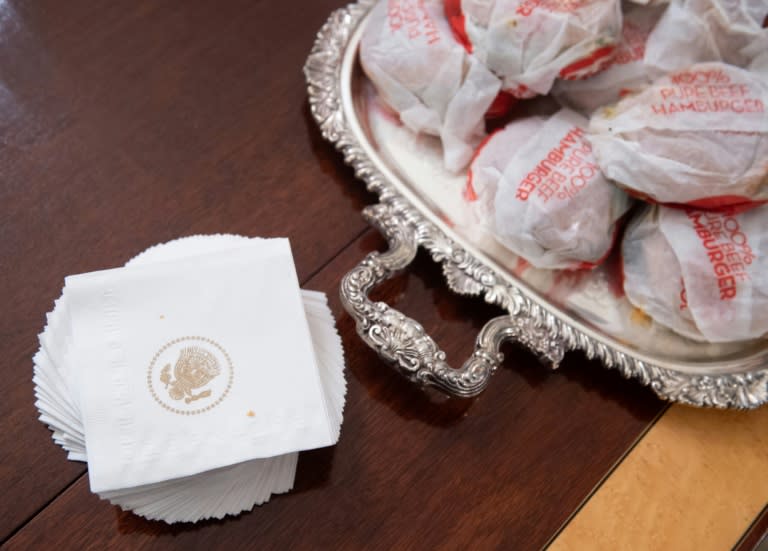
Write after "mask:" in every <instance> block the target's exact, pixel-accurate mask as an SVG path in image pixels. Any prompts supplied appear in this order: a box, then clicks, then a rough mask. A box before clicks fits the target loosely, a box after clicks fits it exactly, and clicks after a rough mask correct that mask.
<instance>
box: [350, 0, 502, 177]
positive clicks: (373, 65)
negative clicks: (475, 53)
mask: <svg viewBox="0 0 768 551" xmlns="http://www.w3.org/2000/svg"><path fill="white" fill-rule="evenodd" d="M360 61H361V64H362V66H363V69H364V70H365V73H366V74H367V75H368V77H369V78H370V79H371V81H372V82H373V84H374V85H375V86H376V89H377V91H378V92H379V94H380V97H381V98H382V100H383V101H384V102H385V103H386V104H387V105H389V107H391V108H392V109H394V110H395V111H396V112H397V113H398V114H399V116H400V120H401V121H402V122H403V124H405V125H406V126H407V127H408V128H410V129H411V130H413V131H414V132H417V133H418V132H423V133H425V134H431V135H435V136H439V137H440V138H441V141H442V144H443V153H444V155H443V158H444V163H445V167H446V168H447V169H448V170H451V171H458V170H461V169H462V168H463V167H464V166H466V164H467V163H468V162H469V160H470V158H471V157H472V152H473V151H474V148H475V147H476V146H477V144H478V143H479V142H480V141H481V140H482V138H483V136H484V135H485V127H484V114H485V112H486V111H487V110H488V108H489V107H490V106H491V104H492V103H493V101H494V98H495V97H496V95H497V94H498V92H499V89H500V86H501V83H500V81H499V79H498V78H497V77H496V76H494V75H493V74H492V73H491V72H490V71H489V70H488V69H486V68H485V67H484V66H483V65H482V63H479V62H478V61H477V60H476V59H474V58H473V57H472V56H470V55H468V54H467V53H466V51H465V50H464V48H463V47H462V46H461V45H460V44H459V43H457V42H456V40H455V39H454V38H453V36H452V33H451V30H450V27H449V26H448V23H447V21H446V19H445V15H444V12H443V4H442V1H441V0H389V1H387V0H381V1H380V2H379V3H378V4H377V5H376V6H375V7H374V8H373V10H372V11H371V15H370V17H369V19H368V23H367V25H366V27H365V31H364V33H363V37H362V40H361V44H360Z"/></svg>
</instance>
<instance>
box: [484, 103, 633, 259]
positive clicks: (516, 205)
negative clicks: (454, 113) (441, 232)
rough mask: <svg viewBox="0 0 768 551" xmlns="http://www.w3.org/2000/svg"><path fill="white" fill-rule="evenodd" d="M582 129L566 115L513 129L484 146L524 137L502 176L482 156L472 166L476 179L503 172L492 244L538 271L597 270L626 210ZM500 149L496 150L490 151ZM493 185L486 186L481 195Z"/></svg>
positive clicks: (577, 120)
mask: <svg viewBox="0 0 768 551" xmlns="http://www.w3.org/2000/svg"><path fill="white" fill-rule="evenodd" d="M586 124H587V119H586V118H584V117H582V116H581V115H579V114H577V113H576V112H574V111H570V110H567V109H563V110H561V111H559V112H558V113H557V114H555V115H553V116H552V117H550V118H549V119H548V120H547V121H546V122H544V123H543V124H539V125H538V128H537V129H535V130H534V131H533V132H532V131H531V129H530V127H526V126H525V125H521V124H515V125H514V126H513V127H512V129H509V130H508V131H507V132H499V133H497V134H494V135H493V136H492V137H491V138H490V140H489V144H490V143H491V142H494V141H495V140H497V139H498V140H510V141H517V142H518V143H519V141H521V140H520V138H521V136H525V137H526V138H527V139H526V140H525V143H524V144H523V145H521V146H517V147H515V148H514V149H511V148H509V149H508V153H509V154H508V157H507V158H506V164H505V165H504V166H503V168H502V169H501V170H499V167H498V160H497V159H493V158H492V159H490V162H489V163H485V162H484V158H483V157H484V156H478V159H477V160H476V162H475V163H473V165H472V174H473V177H475V178H477V176H475V175H479V174H481V173H483V174H494V173H495V174H498V173H499V172H501V174H500V178H499V180H498V183H497V184H496V185H497V192H496V197H495V200H494V206H493V208H494V219H495V236H496V239H497V240H498V241H499V242H501V243H502V244H503V245H505V246H506V247H507V248H509V249H510V250H512V251H513V252H514V253H516V254H518V255H520V256H522V257H523V258H525V259H526V260H528V261H529V262H530V263H531V264H533V265H534V266H536V267H537V268H566V269H583V268H591V267H593V266H595V265H597V264H599V263H600V262H601V261H602V260H603V259H604V258H605V257H606V256H607V254H608V252H609V251H610V249H611V246H612V244H613V241H614V238H615V234H616V228H617V221H618V220H619V218H621V216H622V215H623V214H624V213H625V212H626V211H627V209H628V208H629V204H630V200H629V197H628V196H627V195H626V194H625V193H624V192H622V191H621V190H619V189H618V188H616V187H615V186H613V185H611V184H610V183H608V182H607V181H606V179H605V178H604V177H603V175H602V174H601V173H600V170H599V168H598V166H597V163H596V162H595V159H594V157H593V155H592V149H591V147H590V144H589V142H588V141H587V140H586V138H585V134H586V131H585V130H584V128H585V126H586ZM532 125H536V123H535V122H534V123H532ZM499 146H500V145H497V144H493V149H496V147H499ZM486 148H487V149H489V150H490V148H491V146H490V145H488V146H486ZM494 164H497V166H494ZM477 181H479V178H478V180H477ZM474 183H475V182H474V180H473V185H474ZM491 185H492V183H490V182H488V183H485V184H483V189H487V188H488V187H490V186H491Z"/></svg>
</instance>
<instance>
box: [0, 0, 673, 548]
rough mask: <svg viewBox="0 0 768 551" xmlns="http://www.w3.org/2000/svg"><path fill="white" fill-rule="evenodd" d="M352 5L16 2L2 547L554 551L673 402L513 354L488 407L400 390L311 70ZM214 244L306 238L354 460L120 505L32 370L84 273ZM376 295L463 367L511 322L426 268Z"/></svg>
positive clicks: (9, 21)
mask: <svg viewBox="0 0 768 551" xmlns="http://www.w3.org/2000/svg"><path fill="white" fill-rule="evenodd" d="M340 6H341V3H340V2H339V1H338V0H315V1H313V2H302V3H295V2H265V1H253V0H248V1H246V0H230V1H228V2H208V1H206V0H187V1H183V2H182V1H178V0H174V1H171V0H167V1H164V0H159V1H152V2H150V1H148V0H138V1H137V0H134V1H131V2H128V1H117V2H86V1H84V0H71V1H69V2H55V1H53V0H40V1H39V2H35V3H31V2H23V1H21V0H0V138H2V142H1V144H0V199H2V200H1V201H0V212H2V215H1V216H0V239H1V241H0V243H2V247H1V248H0V296H2V298H3V306H4V308H3V313H4V315H3V316H2V318H0V377H2V380H3V385H2V388H3V391H4V392H3V393H4V396H3V399H2V400H0V415H1V416H2V419H3V425H2V428H3V430H2V431H0V458H1V459H2V460H1V461H0V489H2V499H1V500H0V542H4V545H5V546H7V547H8V548H9V549H35V548H43V547H45V548H50V547H54V548H58V549H86V548H93V549H103V548H136V547H150V548H163V549H165V548H179V549H181V548H211V547H215V548H227V549H229V548H232V549H238V548H242V549H248V548H254V549H255V548H260V549H285V548H287V547H290V548H301V549H359V548H363V547H366V548H373V549H391V548H419V549H430V548H445V549H466V548H469V547H473V548H500V549H515V550H526V549H539V548H541V547H542V546H544V545H545V544H546V543H547V542H548V541H549V540H550V538H552V537H553V535H554V534H556V533H557V531H558V530H559V529H560V528H561V526H562V525H563V524H564V523H565V522H566V521H567V520H568V519H569V518H570V517H571V516H572V515H573V513H574V512H575V511H577V510H578V509H579V507H580V506H581V504H582V502H583V501H584V499H585V498H587V497H588V496H590V495H591V493H592V492H593V490H594V488H595V487H596V486H597V485H599V484H600V482H601V481H602V480H603V478H604V477H605V476H606V474H607V473H610V472H611V471H612V468H613V467H614V466H615V464H616V463H617V462H618V461H620V460H621V459H622V457H624V455H625V454H626V452H627V450H629V449H630V448H631V447H632V445H633V444H634V443H635V441H636V440H637V438H638V437H639V436H640V435H642V434H644V431H645V430H646V429H647V427H648V426H649V425H650V424H651V422H652V421H653V420H654V419H655V418H656V416H657V414H659V412H661V411H662V410H663V409H664V407H665V406H664V404H663V403H662V402H660V401H659V400H658V399H656V398H655V396H654V395H653V393H652V392H650V391H649V390H647V389H645V388H643V387H641V386H640V385H638V384H636V383H633V382H630V381H625V380H623V379H622V378H621V377H620V376H619V375H618V374H616V373H615V372H611V371H607V370H605V369H603V368H601V367H600V366H599V365H598V364H597V363H595V362H591V361H588V360H586V359H585V358H584V357H583V356H581V355H579V354H571V355H569V356H567V357H566V359H565V361H564V362H563V365H562V367H561V368H560V370H559V371H556V372H551V371H548V370H547V369H545V368H543V367H542V366H541V365H539V364H538V363H537V361H536V360H535V359H534V358H533V356H531V355H530V354H529V353H527V352H526V351H524V350H522V349H519V348H516V347H513V346H508V347H507V348H506V349H505V353H506V356H507V360H506V361H505V364H504V367H503V368H502V369H501V370H500V372H499V373H497V374H496V375H495V376H494V381H493V382H492V384H491V387H490V388H489V389H488V391H487V392H485V393H484V394H483V395H482V396H481V397H479V398H477V399H474V400H447V399H445V398H444V397H442V396H440V395H438V394H431V393H423V392H421V391H418V390H416V389H415V388H413V387H412V386H411V385H410V384H409V383H407V382H405V381H404V380H402V379H401V378H400V377H399V376H397V375H396V374H395V373H394V372H393V371H392V370H391V369H390V368H388V367H387V366H385V365H384V364H382V362H381V361H380V360H379V359H378V358H377V357H376V356H375V355H374V354H373V353H372V352H371V351H370V350H368V349H367V348H366V347H365V346H364V345H363V344H362V343H361V341H360V340H359V339H358V338H357V337H356V335H355V330H354V326H353V323H352V321H351V320H350V318H349V317H348V316H347V315H346V314H345V313H344V312H343V311H342V309H341V307H340V305H339V301H338V298H337V294H338V285H339V280H340V278H341V277H342V275H343V274H344V273H345V272H346V271H347V270H349V269H350V268H351V267H352V266H354V264H355V263H357V262H358V261H359V260H360V259H361V258H362V257H363V256H364V255H365V254H366V253H367V252H368V251H370V250H373V249H376V248H383V247H384V246H385V245H384V242H383V241H382V239H381V238H380V237H379V236H378V235H377V234H376V233H375V232H374V231H373V230H368V229H366V226H365V225H364V223H363V221H362V218H361V217H360V215H359V211H360V209H361V208H362V207H363V206H364V205H365V204H367V203H371V202H373V201H374V198H373V197H372V196H370V195H368V194H366V193H365V192H364V191H363V189H362V185H361V184H360V183H359V182H358V181H357V180H355V178H354V176H353V174H352V172H351V171H350V170H349V169H348V168H346V167H345V166H343V164H342V162H341V159H340V156H339V155H338V154H337V153H336V152H335V151H334V150H333V149H332V147H330V146H329V145H328V144H326V143H325V142H323V141H322V139H321V137H320V136H319V133H318V131H317V130H316V128H315V126H314V123H313V122H312V120H311V118H310V116H309V114H308V108H307V102H306V92H305V85H304V81H303V76H302V74H301V67H302V65H303V62H304V60H305V58H306V55H307V54H308V52H309V50H310V47H311V45H312V42H313V40H314V36H315V33H316V32H317V30H318V29H319V28H320V26H321V25H322V23H323V22H324V21H325V19H326V18H327V16H328V15H329V13H330V12H331V11H332V10H333V9H335V8H337V7H340ZM198 233H239V234H244V235H250V236H287V237H289V238H290V239H291V243H292V246H293V252H294V256H295V259H296V264H297V268H298V271H299V278H300V280H301V281H302V282H303V285H304V286H305V287H306V288H310V289H317V290H322V291H324V292H326V293H328V295H329V296H330V298H331V302H332V307H333V311H334V313H335V314H336V316H337V317H338V321H339V330H340V333H341V335H342V339H343V342H344V346H345V350H346V357H347V367H348V370H347V379H348V384H349V392H348V397H347V407H346V410H345V422H344V425H343V428H342V436H341V439H340V442H339V444H338V445H337V446H335V447H332V448H327V449H322V450H316V451H311V452H306V453H302V454H301V456H300V460H299V466H298V473H297V480H296V486H295V489H294V490H293V491H292V492H290V493H288V494H286V495H283V496H279V497H276V498H274V499H273V500H272V501H271V502H269V503H268V504H267V505H265V506H263V507H258V508H256V509H255V510H254V511H252V512H251V513H247V514H243V515H241V516H239V517H237V518H232V519H226V520H223V521H215V522H203V523H200V524H198V525H174V526H168V525H165V524H163V523H157V522H148V521H145V520H144V519H141V518H139V517H136V516H134V515H132V514H130V513H125V512H122V511H120V510H119V509H118V508H116V507H113V506H111V505H109V504H108V503H107V502H104V501H100V500H99V499H98V498H97V497H96V496H94V495H92V494H91V493H90V491H89V488H88V481H87V476H84V472H85V468H84V466H83V465H82V464H80V463H72V462H69V461H67V460H66V457H65V454H64V453H63V452H62V451H61V450H60V449H59V448H58V447H56V446H55V445H54V444H53V442H52V441H51V438H50V434H49V432H48V430H47V429H46V428H45V427H44V426H43V425H42V424H41V423H40V422H39V421H37V419H36V411H35V408H34V405H33V402H34V398H33V389H32V384H31V377H32V363H31V358H32V355H33V353H34V352H35V350H36V348H37V338H36V336H37V333H38V332H39V331H40V330H41V329H42V327H43V324H44V319H45V318H44V314H45V312H46V311H48V310H50V308H51V307H52V304H53V301H54V299H55V298H56V297H57V296H58V294H59V291H60V288H61V286H62V283H63V278H64V277H65V276H66V275H68V274H73V273H80V272H85V271H90V270H94V269H101V268H108V267H114V266H119V265H121V264H123V263H124V262H125V261H126V260H128V259H129V258H131V257H132V256H133V255H135V254H137V253H138V252H140V251H141V250H143V249H144V248H146V247H148V246H150V245H152V244H154V243H158V242H163V241H167V240H169V239H173V238H176V237H180V236H184V235H191V234H198ZM375 297H376V298H380V299H382V300H386V301H387V302H389V303H391V304H393V305H396V306H397V307H398V308H399V309H401V310H403V311H404V312H405V313H407V314H409V315H411V316H413V317H415V318H416V319H417V320H419V321H420V322H421V323H422V324H423V325H424V327H425V328H426V329H427V330H428V331H429V332H430V334H432V335H433V336H434V337H435V338H436V340H437V341H438V343H439V344H440V345H441V346H442V347H443V349H444V350H446V352H447V353H448V355H449V359H450V360H451V362H452V363H454V364H460V363H461V362H462V361H463V360H464V358H465V356H466V355H467V354H468V353H469V352H470V351H471V349H472V344H473V342H474V338H475V335H476V333H477V331H478V330H479V328H480V327H481V326H482V324H483V323H484V321H485V320H487V319H488V317H490V316H491V315H495V314H497V313H498V311H497V310H495V309H494V308H492V307H490V306H487V305H485V304H483V303H482V301H480V300H478V299H468V298H461V297H457V296H455V295H453V294H451V293H449V292H448V291H446V290H445V287H444V284H443V283H442V276H441V273H440V270H439V268H438V267H437V266H435V265H434V264H432V263H431V261H429V259H428V258H427V257H426V255H423V254H420V256H419V257H417V260H416V262H415V264H414V266H413V268H412V269H411V270H409V271H408V273H406V274H403V275H401V276H398V277H397V278H395V279H394V280H392V281H390V282H388V283H387V284H385V285H384V286H382V288H380V289H378V290H377V292H376V295H375Z"/></svg>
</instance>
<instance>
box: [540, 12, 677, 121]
mask: <svg viewBox="0 0 768 551" xmlns="http://www.w3.org/2000/svg"><path fill="white" fill-rule="evenodd" d="M664 9H665V8H664V6H656V5H655V6H652V7H647V6H634V5H631V4H630V5H626V6H625V10H624V23H623V27H622V30H621V43H620V44H619V47H618V48H617V49H616V53H615V55H614V56H613V59H612V60H611V65H610V66H609V67H608V68H607V69H605V70H604V71H602V72H600V73H599V74H597V75H594V76H592V77H589V78H586V79H582V80H558V81H556V82H555V86H554V88H553V90H552V93H553V95H554V96H555V98H556V99H557V100H558V101H559V102H560V103H562V104H563V105H567V106H568V107H571V108H573V109H576V110H577V111H580V112H581V113H584V114H586V115H589V114H590V113H592V112H593V111H594V110H595V109H597V108H599V107H603V106H605V105H610V104H612V103H615V102H616V101H618V100H619V98H620V97H621V96H622V95H626V94H627V93H630V92H637V91H639V90H641V89H642V88H644V87H645V86H647V85H648V84H650V83H651V79H650V78H649V76H648V71H647V69H646V66H645V63H644V61H643V58H644V56H645V43H646V41H647V40H648V35H649V34H650V32H651V30H652V29H653V27H654V25H656V22H657V21H658V20H659V17H660V16H661V14H662V13H663V11H664Z"/></svg>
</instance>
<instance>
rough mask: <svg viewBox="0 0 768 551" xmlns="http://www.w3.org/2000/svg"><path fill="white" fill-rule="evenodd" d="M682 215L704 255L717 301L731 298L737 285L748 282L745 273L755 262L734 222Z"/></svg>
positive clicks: (721, 216)
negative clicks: (715, 290)
mask: <svg viewBox="0 0 768 551" xmlns="http://www.w3.org/2000/svg"><path fill="white" fill-rule="evenodd" d="M686 214H687V216H688V219H689V220H690V221H691V223H692V225H693V230H694V231H695V232H696V236H697V237H698V238H699V241H700V242H701V245H702V247H703V248H704V250H705V251H706V253H707V258H708V259H709V263H710V265H711V267H712V275H713V276H714V277H715V279H716V280H717V288H718V291H719V295H720V300H731V299H733V298H735V297H736V295H737V293H738V283H739V282H740V281H746V280H748V279H749V273H748V269H749V266H750V265H751V264H752V262H753V261H754V260H755V258H756V253H755V252H754V251H753V250H752V248H751V247H750V245H749V239H748V238H747V235H746V234H745V233H744V232H743V231H742V229H741V225H740V224H739V221H738V219H737V218H736V217H735V216H733V215H732V214H731V213H721V212H705V211H698V210H686Z"/></svg>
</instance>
